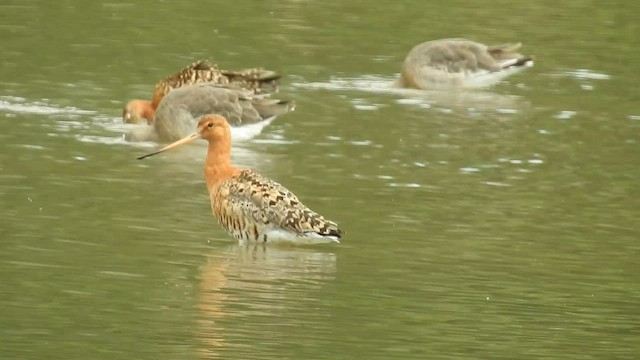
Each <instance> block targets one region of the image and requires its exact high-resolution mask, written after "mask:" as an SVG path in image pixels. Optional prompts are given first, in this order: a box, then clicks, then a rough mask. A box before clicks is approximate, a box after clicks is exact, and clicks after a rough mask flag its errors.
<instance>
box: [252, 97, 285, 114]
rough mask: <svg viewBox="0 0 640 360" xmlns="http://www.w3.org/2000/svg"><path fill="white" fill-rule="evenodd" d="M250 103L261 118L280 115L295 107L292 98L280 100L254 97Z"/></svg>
mask: <svg viewBox="0 0 640 360" xmlns="http://www.w3.org/2000/svg"><path fill="white" fill-rule="evenodd" d="M252 104H253V106H254V107H255V109H256V110H257V111H258V114H260V117H261V118H263V119H266V118H270V117H273V116H278V115H282V114H284V113H288V112H290V111H294V110H295V108H296V106H295V105H296V104H295V102H294V101H293V100H280V99H273V98H269V97H263V98H257V99H254V100H253V101H252Z"/></svg>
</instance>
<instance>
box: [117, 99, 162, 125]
mask: <svg viewBox="0 0 640 360" xmlns="http://www.w3.org/2000/svg"><path fill="white" fill-rule="evenodd" d="M154 119H155V111H154V110H153V107H152V106H151V103H150V102H148V101H145V100H131V101H129V103H128V104H127V106H125V107H124V109H123V110H122V121H124V122H125V123H131V124H139V123H141V122H144V121H147V123H149V124H150V123H152V122H153V120H154Z"/></svg>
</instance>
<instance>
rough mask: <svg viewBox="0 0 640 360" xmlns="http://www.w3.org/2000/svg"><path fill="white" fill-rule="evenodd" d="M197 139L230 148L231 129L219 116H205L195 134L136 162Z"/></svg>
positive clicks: (141, 157) (225, 120) (139, 158)
mask: <svg viewBox="0 0 640 360" xmlns="http://www.w3.org/2000/svg"><path fill="white" fill-rule="evenodd" d="M197 139H205V140H207V141H209V142H210V143H212V142H213V143H225V145H226V146H229V147H231V128H230V127H229V123H228V122H227V119H225V118H224V117H223V116H220V115H205V116H203V117H202V118H201V119H200V121H199V122H198V128H197V130H196V132H194V133H193V134H191V135H188V136H185V137H184V138H182V139H180V140H178V141H176V142H174V143H172V144H169V145H167V146H165V147H163V148H162V149H160V150H158V151H156V152H153V153H150V154H147V155H143V156H140V157H138V160H142V159H144V158H146V157H149V156H152V155H156V154H159V153H161V152H164V151H167V150H170V149H173V148H175V147H178V146H180V145H184V144H188V143H190V142H192V141H194V140H197ZM227 143H228V145H227ZM223 146H224V145H223Z"/></svg>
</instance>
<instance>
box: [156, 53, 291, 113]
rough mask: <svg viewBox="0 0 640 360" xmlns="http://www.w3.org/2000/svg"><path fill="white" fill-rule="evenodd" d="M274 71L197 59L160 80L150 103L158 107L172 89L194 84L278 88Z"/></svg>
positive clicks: (256, 90) (261, 91) (257, 90)
mask: <svg viewBox="0 0 640 360" xmlns="http://www.w3.org/2000/svg"><path fill="white" fill-rule="evenodd" d="M278 79H280V75H278V74H277V73H275V72H273V71H270V70H265V69H261V68H253V69H243V70H235V71H234V70H222V69H220V68H218V66H217V65H215V64H212V63H210V62H208V61H206V60H198V61H196V62H194V63H193V64H190V65H189V66H187V67H185V68H184V69H182V70H180V71H178V72H177V73H175V74H173V75H170V76H168V77H166V78H165V79H163V80H161V81H159V82H158V83H157V84H156V86H155V88H154V90H153V100H152V106H153V107H157V106H158V105H159V104H160V101H162V98H163V97H164V96H165V95H167V94H168V93H169V92H170V91H171V90H173V89H177V88H180V87H183V86H189V85H193V84H197V83H211V84H214V85H223V86H229V87H232V88H235V89H244V90H249V91H250V92H251V93H254V94H268V93H272V92H277V91H278V85H279V83H278Z"/></svg>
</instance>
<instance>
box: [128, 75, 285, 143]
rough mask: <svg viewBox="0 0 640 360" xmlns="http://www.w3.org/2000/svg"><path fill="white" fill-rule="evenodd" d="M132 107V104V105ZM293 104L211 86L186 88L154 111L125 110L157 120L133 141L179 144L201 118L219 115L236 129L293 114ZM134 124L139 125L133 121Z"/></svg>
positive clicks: (131, 137) (132, 135)
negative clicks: (288, 113) (289, 113)
mask: <svg viewBox="0 0 640 360" xmlns="http://www.w3.org/2000/svg"><path fill="white" fill-rule="evenodd" d="M130 105H131V104H130ZM293 109H294V104H293V102H290V101H285V100H279V99H274V98H270V97H266V96H262V95H255V94H252V93H251V92H250V91H247V90H241V89H231V88H227V87H221V86H218V85H214V84H209V83H199V84H195V85H189V86H184V87H181V88H178V89H175V90H172V91H171V92H169V93H168V94H167V95H166V96H165V97H164V98H163V99H162V101H161V102H160V105H159V106H158V109H157V110H156V111H154V110H153V109H151V108H149V107H139V106H136V104H134V105H131V106H128V107H127V108H125V117H126V118H127V119H139V118H141V117H143V116H144V114H145V112H152V113H153V114H151V115H150V116H152V117H153V118H155V121H153V122H152V123H151V125H144V124H142V125H138V126H136V127H135V128H133V129H132V130H131V133H130V134H129V135H128V140H130V141H156V142H171V141H176V140H178V139H180V138H182V137H184V136H186V135H187V134H190V133H192V132H193V129H194V128H195V127H196V126H197V124H198V120H199V119H200V117H201V116H203V115H207V114H220V115H222V116H224V117H226V118H227V119H229V122H230V123H231V124H232V125H233V126H242V125H248V124H254V123H258V122H261V121H264V120H266V119H269V118H272V117H275V116H277V115H280V114H283V113H286V112H288V111H292V110H293ZM131 122H136V121H134V120H132V121H131Z"/></svg>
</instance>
